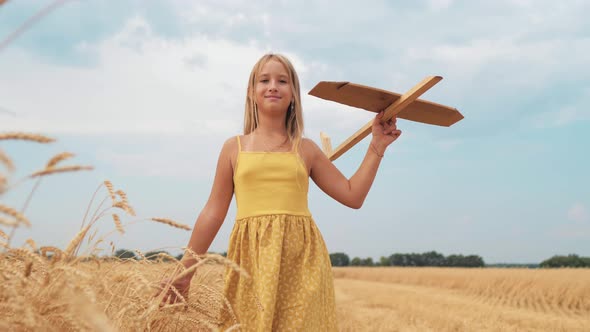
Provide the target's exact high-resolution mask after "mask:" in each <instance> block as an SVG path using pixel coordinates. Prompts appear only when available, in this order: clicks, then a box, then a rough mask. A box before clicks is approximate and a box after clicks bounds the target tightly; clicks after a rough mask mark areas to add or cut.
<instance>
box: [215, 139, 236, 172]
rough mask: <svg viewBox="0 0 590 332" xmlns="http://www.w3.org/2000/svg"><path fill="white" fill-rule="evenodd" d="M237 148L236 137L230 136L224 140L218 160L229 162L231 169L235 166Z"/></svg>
mask: <svg viewBox="0 0 590 332" xmlns="http://www.w3.org/2000/svg"><path fill="white" fill-rule="evenodd" d="M238 152H239V146H238V139H237V138H236V136H232V137H230V138H228V139H226V140H225V142H224V143H223V147H222V148H221V153H220V155H219V157H220V158H223V159H226V160H229V162H230V164H231V166H232V168H233V167H234V165H235V164H236V160H237V158H238Z"/></svg>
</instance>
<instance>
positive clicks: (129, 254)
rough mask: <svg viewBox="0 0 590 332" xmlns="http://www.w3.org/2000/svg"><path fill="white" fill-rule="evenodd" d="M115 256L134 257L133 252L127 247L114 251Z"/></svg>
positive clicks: (122, 257)
mask: <svg viewBox="0 0 590 332" xmlns="http://www.w3.org/2000/svg"><path fill="white" fill-rule="evenodd" d="M115 257H117V258H120V259H135V252H134V251H132V250H127V249H119V250H117V251H115Z"/></svg>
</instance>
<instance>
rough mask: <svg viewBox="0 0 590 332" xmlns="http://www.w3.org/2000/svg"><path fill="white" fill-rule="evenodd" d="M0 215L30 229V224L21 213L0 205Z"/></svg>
mask: <svg viewBox="0 0 590 332" xmlns="http://www.w3.org/2000/svg"><path fill="white" fill-rule="evenodd" d="M0 213H4V214H6V215H9V216H11V217H13V218H14V219H16V220H17V221H19V222H20V223H23V224H25V225H27V226H29V227H31V222H30V221H29V220H28V219H27V217H25V216H24V215H23V214H22V213H20V212H18V211H16V210H15V209H13V208H11V207H10V206H6V205H2V204H0Z"/></svg>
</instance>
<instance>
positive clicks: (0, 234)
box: [0, 229, 8, 239]
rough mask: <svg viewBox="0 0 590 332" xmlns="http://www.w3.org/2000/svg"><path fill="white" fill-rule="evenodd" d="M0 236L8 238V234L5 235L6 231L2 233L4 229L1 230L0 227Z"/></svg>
mask: <svg viewBox="0 0 590 332" xmlns="http://www.w3.org/2000/svg"><path fill="white" fill-rule="evenodd" d="M0 237H1V238H4V239H8V235H6V233H4V231H2V230H1V229H0Z"/></svg>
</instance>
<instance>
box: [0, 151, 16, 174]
mask: <svg viewBox="0 0 590 332" xmlns="http://www.w3.org/2000/svg"><path fill="white" fill-rule="evenodd" d="M0 163H2V164H4V166H5V167H6V169H7V170H8V171H9V172H12V171H14V164H13V163H12V160H10V158H9V157H8V155H7V154H6V153H4V151H2V149H0Z"/></svg>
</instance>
